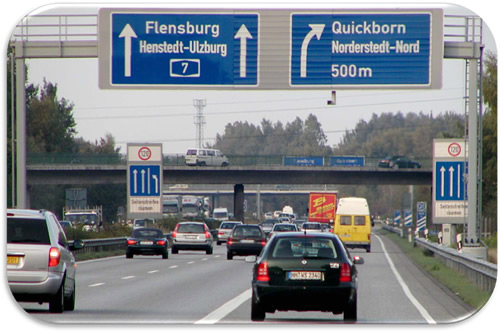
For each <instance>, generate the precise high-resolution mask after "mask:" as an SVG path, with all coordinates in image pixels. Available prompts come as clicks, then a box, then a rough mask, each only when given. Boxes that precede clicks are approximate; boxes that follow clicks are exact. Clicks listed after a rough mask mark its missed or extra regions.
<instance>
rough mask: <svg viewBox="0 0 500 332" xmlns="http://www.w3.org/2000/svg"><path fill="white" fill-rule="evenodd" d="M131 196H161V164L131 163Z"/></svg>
mask: <svg viewBox="0 0 500 332" xmlns="http://www.w3.org/2000/svg"><path fill="white" fill-rule="evenodd" d="M129 167H130V171H129V177H130V179H129V181H130V196H160V195H161V185H162V184H161V177H160V172H161V167H160V166H159V165H130V166H129Z"/></svg>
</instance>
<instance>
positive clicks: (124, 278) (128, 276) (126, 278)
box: [122, 276, 135, 280]
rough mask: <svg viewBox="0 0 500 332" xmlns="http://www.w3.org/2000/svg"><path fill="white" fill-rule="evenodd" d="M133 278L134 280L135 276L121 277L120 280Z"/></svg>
mask: <svg viewBox="0 0 500 332" xmlns="http://www.w3.org/2000/svg"><path fill="white" fill-rule="evenodd" d="M133 278H135V276H127V277H123V278H122V280H127V279H133Z"/></svg>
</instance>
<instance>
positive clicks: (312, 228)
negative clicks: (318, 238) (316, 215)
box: [302, 222, 324, 233]
mask: <svg viewBox="0 0 500 332" xmlns="http://www.w3.org/2000/svg"><path fill="white" fill-rule="evenodd" d="M302 230H303V231H305V232H307V233H323V231H324V230H323V227H322V226H321V224H320V223H319V222H305V223H304V224H302Z"/></svg>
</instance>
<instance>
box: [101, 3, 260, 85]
mask: <svg viewBox="0 0 500 332" xmlns="http://www.w3.org/2000/svg"><path fill="white" fill-rule="evenodd" d="M110 17H111V55H110V56H111V61H110V63H111V65H110V72H111V73H110V81H111V82H110V84H111V86H130V87H136V86H203V87H206V86H233V85H234V86H258V84H259V15H258V14H257V13H178V12H175V13H164V12H149V13H134V12H112V13H111V15H110Z"/></svg>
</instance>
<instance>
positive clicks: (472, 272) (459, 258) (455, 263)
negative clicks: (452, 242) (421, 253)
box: [383, 225, 497, 292]
mask: <svg viewBox="0 0 500 332" xmlns="http://www.w3.org/2000/svg"><path fill="white" fill-rule="evenodd" d="M383 228H384V229H385V230H388V231H390V232H393V233H397V234H401V229H400V228H396V227H391V226H387V225H383ZM414 243H415V244H416V245H417V246H418V247H420V248H423V249H426V250H429V251H431V252H432V253H433V255H434V258H436V259H438V260H439V261H441V262H443V263H444V264H445V265H446V266H447V267H449V268H451V269H453V270H455V271H457V272H459V273H461V274H463V275H465V276H466V277H467V278H468V279H469V280H471V281H472V282H473V283H474V284H475V285H476V286H478V287H479V288H480V289H482V290H484V291H487V292H493V289H494V288H495V284H496V280H497V265H495V264H492V263H490V262H487V261H485V260H483V259H479V258H476V257H474V256H472V255H470V254H467V253H459V252H458V251H457V250H455V249H452V248H449V247H446V246H442V245H439V244H437V243H434V242H429V241H426V240H425V239H422V238H415V239H414Z"/></svg>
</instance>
